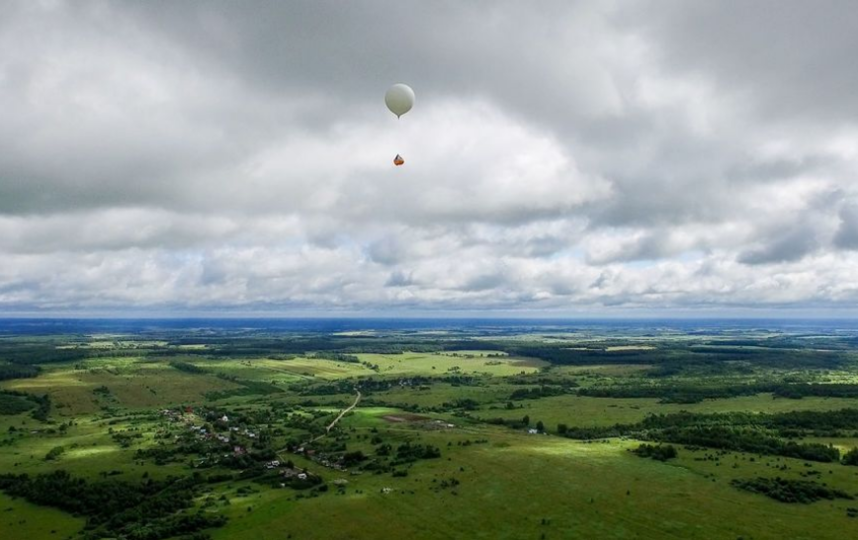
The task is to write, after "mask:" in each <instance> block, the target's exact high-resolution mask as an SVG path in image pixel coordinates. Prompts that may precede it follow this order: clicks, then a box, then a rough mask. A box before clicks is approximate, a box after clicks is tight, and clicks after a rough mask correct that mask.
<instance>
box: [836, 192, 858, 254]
mask: <svg viewBox="0 0 858 540" xmlns="http://www.w3.org/2000/svg"><path fill="white" fill-rule="evenodd" d="M834 244H835V245H836V246H837V247H839V248H841V249H851V250H858V203H856V202H851V203H847V204H844V205H843V207H842V208H841V209H840V227H839V228H838V230H837V234H836V236H835V237H834Z"/></svg>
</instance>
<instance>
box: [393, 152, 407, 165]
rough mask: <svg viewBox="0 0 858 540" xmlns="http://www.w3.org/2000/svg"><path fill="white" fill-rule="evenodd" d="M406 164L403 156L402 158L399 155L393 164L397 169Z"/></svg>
mask: <svg viewBox="0 0 858 540" xmlns="http://www.w3.org/2000/svg"><path fill="white" fill-rule="evenodd" d="M404 163H405V160H404V159H402V156H400V155H399V154H396V157H395V158H393V164H394V165H396V166H397V167H399V166H400V165H403V164H404Z"/></svg>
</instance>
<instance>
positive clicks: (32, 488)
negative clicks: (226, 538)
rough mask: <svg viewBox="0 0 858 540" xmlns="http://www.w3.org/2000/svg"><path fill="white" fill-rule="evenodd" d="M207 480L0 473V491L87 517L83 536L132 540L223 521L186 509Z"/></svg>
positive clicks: (153, 539) (151, 539)
mask: <svg viewBox="0 0 858 540" xmlns="http://www.w3.org/2000/svg"><path fill="white" fill-rule="evenodd" d="M204 483H205V478H203V477H202V476H201V475H194V476H189V477H184V478H175V477H170V478H167V479H166V480H160V481H156V480H152V479H147V480H145V481H143V482H142V483H139V484H132V483H129V482H124V481H120V480H105V481H100V482H89V481H87V480H84V479H82V478H76V477H74V476H72V475H71V474H70V473H68V472H67V471H64V470H57V471H53V472H50V473H46V474H39V475H36V476H29V475H27V474H20V475H13V474H3V475H0V490H2V491H4V492H6V493H7V494H8V495H11V496H14V497H22V498H24V499H26V500H27V501H29V502H31V503H34V504H39V505H42V506H51V507H54V508H59V509H60V510H64V511H66V512H70V513H72V514H74V515H77V516H82V517H85V518H86V520H87V522H86V526H85V529H84V538H106V537H110V538H122V539H128V540H159V539H162V538H170V537H174V536H181V535H185V534H192V533H195V532H198V531H201V530H203V529H208V528H212V527H219V526H221V525H223V524H224V523H225V522H226V518H224V517H223V516H219V515H214V514H208V513H200V512H197V513H190V512H185V510H187V509H189V508H190V507H191V506H192V505H193V500H194V498H195V497H196V496H197V495H198V493H199V489H200V487H201V485H203V484H204Z"/></svg>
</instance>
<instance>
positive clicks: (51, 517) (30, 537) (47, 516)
mask: <svg viewBox="0 0 858 540" xmlns="http://www.w3.org/2000/svg"><path fill="white" fill-rule="evenodd" d="M83 525H84V520H83V519H81V518H76V517H72V516H70V515H68V514H66V513H65V512H61V511H59V510H54V509H52V508H45V507H42V506H36V505H34V504H30V503H28V502H27V501H24V500H21V499H13V498H12V497H9V496H8V495H5V494H3V493H2V492H0V538H3V540H38V539H40V538H68V537H70V536H71V535H73V534H75V533H76V532H77V531H79V530H81V529H82V528H83Z"/></svg>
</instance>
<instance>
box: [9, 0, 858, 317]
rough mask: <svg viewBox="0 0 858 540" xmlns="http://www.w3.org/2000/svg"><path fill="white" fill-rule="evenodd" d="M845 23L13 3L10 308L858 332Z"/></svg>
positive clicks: (852, 12) (561, 9) (679, 12)
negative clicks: (663, 319) (400, 96)
mask: <svg viewBox="0 0 858 540" xmlns="http://www.w3.org/2000/svg"><path fill="white" fill-rule="evenodd" d="M537 6H538V7H537ZM856 29H858V3H856V2H854V1H851V0H843V1H817V0H814V1H811V0H804V1H791V0H790V1H788V0H753V1H745V0H743V1H717V2H712V1H699V2H694V1H685V0H682V1H667V0H663V1H652V2H649V1H636V0H630V1H625V0H624V1H600V2H570V1H557V2H547V1H546V2H539V3H535V2H502V1H491V2H489V1H486V2H482V1H472V2H465V1H455V2H454V1H438V2H418V1H413V2H410V1H404V0H397V1H396V2H390V1H386V2H367V1H361V2H340V1H336V2H334V1H331V2H324V1H320V0H310V1H306V2H296V1H283V2H274V1H270V2H262V1H255V2H234V1H233V2H212V1H207V2H166V1H163V2H158V1H153V2H118V1H117V2H86V1H75V2H63V1H35V0H21V1H18V2H16V1H9V2H3V3H2V4H0V314H7V315H8V314H39V313H44V314H63V313H75V314H100V313H128V314H135V313H160V314H213V313H215V314H231V313H265V314H284V315H287V314H331V315H337V314H343V313H377V314H386V315H392V314H421V313H435V314H451V313H459V314H461V313H468V314H478V313H481V314H484V315H491V314H518V313H520V314H528V315H534V314H535V315H548V316H553V315H576V316H588V315H609V316H611V315H615V316H622V315H626V314H655V315H661V314H677V313H679V314H698V315H701V316H708V315H734V314H784V315H792V316H800V315H802V314H816V315H843V314H847V315H849V314H851V315H855V314H858V69H856V51H858V31H856ZM394 82H405V83H407V84H409V85H411V86H412V87H413V88H414V90H415V92H416V94H417V103H416V105H415V107H414V109H413V110H412V111H411V112H410V113H409V114H407V115H405V116H403V117H402V119H401V121H399V122H397V120H396V118H395V117H394V116H393V115H392V114H390V113H389V112H388V111H387V109H386V108H385V106H384V101H383V96H384V92H385V90H386V88H387V87H388V86H389V85H390V84H392V83H394ZM397 153H400V154H402V155H403V156H404V158H405V160H406V164H405V166H403V167H394V166H393V165H392V159H393V157H394V156H395V155H396V154H397Z"/></svg>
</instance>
